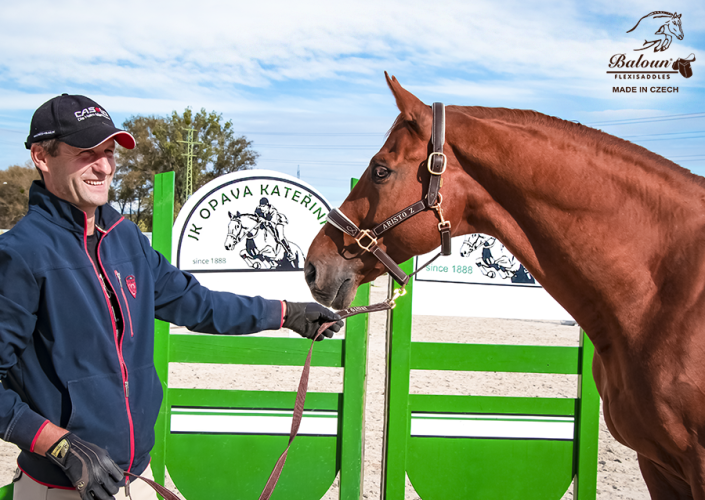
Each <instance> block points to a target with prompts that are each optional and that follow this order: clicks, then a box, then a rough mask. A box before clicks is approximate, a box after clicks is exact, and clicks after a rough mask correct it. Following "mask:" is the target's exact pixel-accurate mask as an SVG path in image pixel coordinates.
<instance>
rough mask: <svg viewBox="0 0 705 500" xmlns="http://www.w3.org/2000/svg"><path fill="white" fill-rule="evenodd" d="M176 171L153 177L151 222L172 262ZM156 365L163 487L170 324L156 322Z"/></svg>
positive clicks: (157, 464)
mask: <svg viewBox="0 0 705 500" xmlns="http://www.w3.org/2000/svg"><path fill="white" fill-rule="evenodd" d="M174 179H175V174H174V172H165V173H163V174H157V175H155V176H154V211H153V219H152V248H154V249H155V250H156V251H158V252H159V253H161V254H162V255H163V256H164V258H166V259H167V260H171V231H172V227H173V225H174ZM154 366H155V367H156V369H157V375H159V380H160V381H161V383H162V391H163V393H164V398H163V399H162V406H161V408H160V409H159V417H158V418H157V423H156V425H155V426H154V435H155V443H154V448H153V449H152V472H153V473H154V479H155V480H156V481H157V482H158V483H160V484H164V481H165V479H166V477H165V476H166V475H165V470H166V469H165V465H166V439H167V435H168V433H169V431H170V426H169V418H170V415H169V414H170V411H169V404H168V394H169V392H168V390H167V388H168V386H169V384H168V382H169V323H165V322H163V321H160V320H158V319H155V320H154Z"/></svg>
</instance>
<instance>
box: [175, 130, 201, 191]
mask: <svg viewBox="0 0 705 500" xmlns="http://www.w3.org/2000/svg"><path fill="white" fill-rule="evenodd" d="M184 130H185V131H186V140H185V141H179V142H183V143H184V144H186V152H185V153H183V154H182V155H181V156H185V157H186V195H187V196H188V197H190V196H191V195H192V194H193V157H194V156H196V155H195V154H194V153H193V147H194V146H195V145H196V144H201V143H200V142H198V141H194V140H193V133H194V132H195V131H196V129H195V128H185V129H184Z"/></svg>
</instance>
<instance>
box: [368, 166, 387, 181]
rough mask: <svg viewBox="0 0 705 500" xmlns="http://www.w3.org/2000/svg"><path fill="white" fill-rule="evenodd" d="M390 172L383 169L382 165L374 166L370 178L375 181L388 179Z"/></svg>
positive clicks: (385, 168)
mask: <svg viewBox="0 0 705 500" xmlns="http://www.w3.org/2000/svg"><path fill="white" fill-rule="evenodd" d="M390 173H391V171H390V170H389V169H388V168H387V167H383V166H382V165H375V167H374V168H373V169H372V178H373V179H374V180H376V181H381V180H384V179H386V178H387V177H389V174H390Z"/></svg>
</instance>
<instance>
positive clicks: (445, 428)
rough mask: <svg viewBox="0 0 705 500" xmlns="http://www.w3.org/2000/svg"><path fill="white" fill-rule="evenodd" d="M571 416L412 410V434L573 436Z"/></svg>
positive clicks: (491, 436)
mask: <svg viewBox="0 0 705 500" xmlns="http://www.w3.org/2000/svg"><path fill="white" fill-rule="evenodd" d="M573 433H574V419H573V417H537V416H534V415H458V414H454V415H453V414H429V413H412V414H411V435H412V436H419V437H453V438H459V437H465V438H497V439H557V440H572V439H573Z"/></svg>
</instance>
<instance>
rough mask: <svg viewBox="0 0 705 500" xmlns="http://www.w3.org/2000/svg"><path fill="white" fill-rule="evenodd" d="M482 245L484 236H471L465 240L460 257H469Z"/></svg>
mask: <svg viewBox="0 0 705 500" xmlns="http://www.w3.org/2000/svg"><path fill="white" fill-rule="evenodd" d="M481 243H482V236H480V235H479V234H469V235H468V236H466V237H465V240H463V244H462V245H461V246H460V256H461V257H467V256H468V255H470V254H471V253H472V252H474V251H475V250H477V247H479V246H480V244H481Z"/></svg>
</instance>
